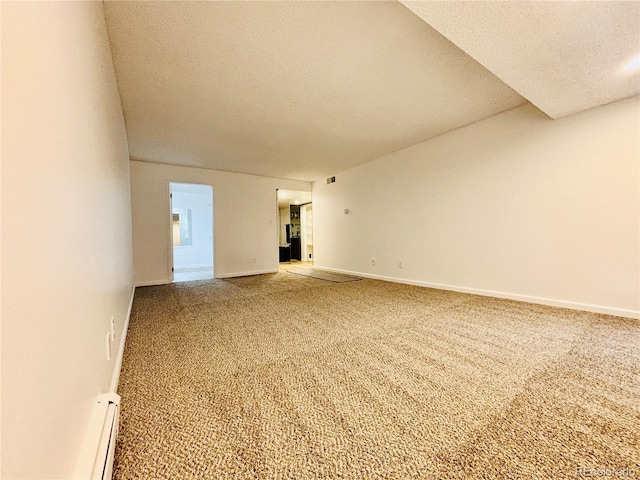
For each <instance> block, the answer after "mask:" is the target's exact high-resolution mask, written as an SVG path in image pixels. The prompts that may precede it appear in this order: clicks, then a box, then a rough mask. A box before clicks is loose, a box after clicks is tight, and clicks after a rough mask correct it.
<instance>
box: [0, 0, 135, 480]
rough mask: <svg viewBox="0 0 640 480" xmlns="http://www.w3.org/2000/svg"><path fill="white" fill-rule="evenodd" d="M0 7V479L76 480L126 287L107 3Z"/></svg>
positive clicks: (119, 123) (121, 157)
mask: <svg viewBox="0 0 640 480" xmlns="http://www.w3.org/2000/svg"><path fill="white" fill-rule="evenodd" d="M1 8H2V280H3V282H2V478H7V479H9V478H10V479H20V478H38V479H44V478H47V479H54V478H70V476H71V475H72V473H73V471H74V467H75V463H76V461H77V459H78V453H79V451H80V446H81V444H82V442H83V437H84V434H85V430H86V427H87V425H88V419H89V415H90V412H91V411H92V408H93V402H94V400H95V397H96V396H97V395H98V394H100V393H104V392H107V391H109V389H110V383H111V380H112V375H113V373H114V368H115V359H112V360H111V361H107V360H106V347H105V336H106V333H107V332H108V331H109V321H110V318H111V317H112V316H113V317H115V320H116V332H117V336H116V340H115V343H114V345H113V351H114V353H115V352H117V351H118V348H119V345H120V342H121V340H122V335H121V333H122V328H123V325H124V321H125V317H126V315H127V310H128V307H129V301H130V299H131V295H132V289H133V262H132V247H131V214H130V194H129V161H128V151H127V140H126V134H125V125H124V119H123V116H122V110H121V107H120V99H119V95H118V90H117V86H116V79H115V75H114V70H113V66H112V61H111V52H110V49H109V42H108V39H107V31H106V26H105V21H104V13H103V5H102V3H101V2H39V3H29V2H15V3H9V2H2V7H1ZM114 357H115V355H114Z"/></svg>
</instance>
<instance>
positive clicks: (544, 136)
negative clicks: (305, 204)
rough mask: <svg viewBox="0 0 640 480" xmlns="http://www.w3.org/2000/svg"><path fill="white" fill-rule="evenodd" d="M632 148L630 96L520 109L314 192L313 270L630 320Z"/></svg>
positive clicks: (639, 123)
mask: <svg viewBox="0 0 640 480" xmlns="http://www.w3.org/2000/svg"><path fill="white" fill-rule="evenodd" d="M639 149H640V108H639V100H638V97H635V98H632V99H627V100H623V101H620V102H616V103H614V104H610V105H607V106H604V107H599V108H597V109H593V110H590V111H587V112H583V113H580V114H577V115H573V116H570V117H567V118H564V119H561V120H550V119H549V118H547V117H546V116H545V115H544V114H542V113H541V112H539V111H538V110H537V109H536V108H535V107H533V106H531V105H525V106H522V107H518V108H516V109H514V110H512V111H509V112H506V113H503V114H500V115H496V116H494V117H492V118H489V119H486V120H483V121H481V122H478V123H475V124H473V125H470V126H468V127H465V128H462V129H459V130H456V131H453V132H450V133H447V134H445V135H441V136H439V137H437V138H434V139H431V140H428V141H426V142H423V143H420V144H418V145H415V146H413V147H409V148H406V149H404V150H401V151H398V152H395V153H393V154H390V155H387V156H384V157H381V158H379V159H376V160H373V161H370V162H368V163H366V164H363V165H360V166H357V167H354V168H352V169H350V170H347V171H344V172H342V173H340V174H337V175H336V183H334V184H330V185H327V184H326V183H325V182H324V181H318V182H315V183H314V185H313V205H314V209H313V210H314V220H313V221H314V253H315V259H314V260H315V265H316V266H320V267H323V268H328V269H334V270H341V271H349V272H357V273H360V274H363V275H368V276H377V277H383V278H388V279H395V280H398V281H403V282H409V283H415V284H419V285H431V286H437V287H440V288H448V289H458V290H463V291H473V292H477V293H485V294H489V295H495V296H507V297H511V298H520V299H526V300H530V301H539V302H541V303H550V304H557V305H564V306H569V307H575V308H581V309H587V310H595V311H605V312H608V313H614V314H620V315H625V316H637V315H638V310H639V304H640V299H639V296H640V280H639V278H640V273H639V265H640V258H639V248H640V239H639V231H640V225H639V218H640V212H639V203H640V192H639V185H640V181H639V176H638V168H639V159H640V151H639ZM345 209H349V213H348V214H345V213H344V210H345ZM373 259H375V265H372V260H373ZM398 261H403V263H404V265H403V268H398V264H397V262H398Z"/></svg>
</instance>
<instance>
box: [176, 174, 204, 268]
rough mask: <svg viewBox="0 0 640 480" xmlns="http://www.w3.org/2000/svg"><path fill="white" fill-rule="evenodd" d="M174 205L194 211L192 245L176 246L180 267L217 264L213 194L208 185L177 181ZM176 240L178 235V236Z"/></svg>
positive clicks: (192, 213) (177, 261) (192, 216)
mask: <svg viewBox="0 0 640 480" xmlns="http://www.w3.org/2000/svg"><path fill="white" fill-rule="evenodd" d="M173 186H174V187H173V188H172V207H173V209H174V212H175V209H182V210H183V211H184V210H186V209H188V210H191V235H192V239H191V245H189V246H174V247H173V266H174V268H175V269H176V270H177V269H189V268H202V267H212V266H213V193H212V191H211V187H209V186H207V185H189V184H173ZM174 241H175V236H174Z"/></svg>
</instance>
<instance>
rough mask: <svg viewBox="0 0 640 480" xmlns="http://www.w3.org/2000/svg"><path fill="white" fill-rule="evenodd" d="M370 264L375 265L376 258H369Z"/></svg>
mask: <svg viewBox="0 0 640 480" xmlns="http://www.w3.org/2000/svg"><path fill="white" fill-rule="evenodd" d="M371 266H372V267H375V266H376V259H375V258H372V259H371Z"/></svg>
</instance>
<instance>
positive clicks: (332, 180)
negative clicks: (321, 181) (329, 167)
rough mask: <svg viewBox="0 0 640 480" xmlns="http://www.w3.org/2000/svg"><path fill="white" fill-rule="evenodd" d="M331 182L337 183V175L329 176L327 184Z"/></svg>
mask: <svg viewBox="0 0 640 480" xmlns="http://www.w3.org/2000/svg"><path fill="white" fill-rule="evenodd" d="M330 183H336V177H329V178H327V185H329V184H330Z"/></svg>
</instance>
